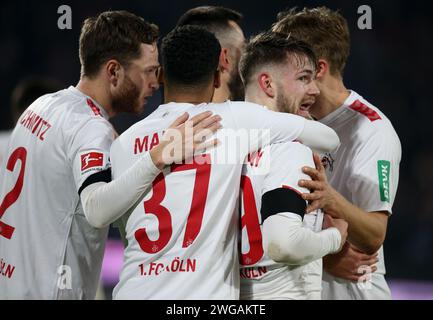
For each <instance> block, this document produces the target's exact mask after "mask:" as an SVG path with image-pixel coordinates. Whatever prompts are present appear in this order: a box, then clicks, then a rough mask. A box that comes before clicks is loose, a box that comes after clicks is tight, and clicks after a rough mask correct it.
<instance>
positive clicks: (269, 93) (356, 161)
mask: <svg viewBox="0 0 433 320" xmlns="http://www.w3.org/2000/svg"><path fill="white" fill-rule="evenodd" d="M241 20H242V15H241V14H240V13H238V12H236V11H234V10H231V9H228V8H223V7H211V6H205V7H197V8H193V9H191V10H189V11H187V12H186V13H185V14H184V15H182V17H181V18H180V19H179V21H178V24H177V26H176V27H175V28H174V29H173V30H172V31H171V32H170V33H169V34H167V35H166V36H165V37H164V38H163V39H162V41H161V43H160V46H159V48H158V38H159V31H158V27H157V26H156V25H154V24H151V23H148V22H146V21H145V20H144V19H143V18H141V17H139V16H137V15H135V14H132V13H129V12H126V11H107V12H103V13H101V14H100V15H98V16H95V17H91V18H88V19H86V20H85V21H84V23H83V26H82V29H81V34H80V40H79V54H80V62H81V77H80V81H79V83H78V84H77V85H76V86H70V87H69V88H67V89H64V90H60V91H57V92H54V93H50V94H46V95H43V96H42V97H40V98H38V99H37V100H36V101H35V102H33V103H32V104H31V105H30V106H29V107H28V108H27V110H26V111H24V113H23V114H22V115H21V117H20V118H19V119H18V121H17V124H16V127H15V129H14V130H13V132H12V134H11V136H10V140H9V143H8V151H7V154H6V156H5V158H4V160H3V162H2V163H1V171H0V176H1V181H0V203H1V204H0V258H1V272H0V287H1V290H0V299H94V298H95V294H96V289H97V286H98V280H99V275H100V272H101V267H102V260H103V253H104V247H105V241H106V238H107V232H108V226H109V225H110V224H112V223H114V225H115V226H117V227H118V228H119V231H120V233H121V235H122V238H123V240H124V243H125V251H124V261H123V267H122V270H121V273H120V281H119V283H118V284H117V286H116V287H115V288H114V291H113V298H115V299H390V298H391V295H390V291H389V288H388V285H387V283H386V281H385V266H384V259H383V249H382V244H383V241H384V239H385V234H386V228H387V220H388V217H389V215H390V214H391V212H392V204H393V202H394V196H395V194H396V190H397V185H398V174H399V163H400V159H401V146H400V142H399V138H398V136H397V134H396V133H395V130H394V129H393V127H392V124H391V123H390V121H389V120H388V119H387V118H386V116H385V115H384V114H383V113H382V112H381V111H380V110H379V109H378V108H376V107H374V106H373V105H371V104H370V103H369V102H368V101H366V100H365V99H364V98H363V97H362V96H360V95H359V94H357V93H356V92H355V91H352V90H348V89H346V87H345V86H344V83H343V73H344V67H345V64H346V60H347V58H348V56H349V51H350V36H349V28H348V24H347V21H346V20H345V19H344V18H343V17H342V15H341V14H340V13H338V12H336V11H333V10H330V9H328V8H326V7H319V8H304V9H303V10H297V9H292V10H288V11H285V12H281V13H280V14H278V19H277V21H276V22H275V23H274V24H273V25H272V26H271V28H270V29H269V31H265V32H262V33H260V34H258V35H255V36H254V37H252V38H251V39H250V40H249V41H246V40H245V37H244V34H243V31H242V29H241V27H240V24H241ZM159 55H160V61H159ZM160 85H162V86H163V88H164V103H163V104H161V105H160V106H159V107H158V108H157V109H156V110H155V111H154V112H153V113H151V114H150V115H149V116H148V117H146V118H145V119H143V120H142V121H140V122H137V123H136V124H134V125H133V126H131V127H130V128H129V129H128V130H126V131H125V132H124V133H122V134H121V135H120V136H118V135H117V134H116V132H115V130H114V128H113V127H112V125H111V124H110V122H109V121H108V119H109V118H110V117H112V116H114V115H116V114H118V113H120V112H133V113H140V112H141V111H142V110H143V107H144V105H145V104H146V102H147V99H148V97H150V96H151V95H152V94H153V93H154V92H155V91H156V90H158V88H159V87H160ZM65 267H66V269H65ZM36 270H37V272H35V271H36ZM64 270H69V271H70V277H67V278H66V282H67V283H64V281H65V277H64V274H63V271H64Z"/></svg>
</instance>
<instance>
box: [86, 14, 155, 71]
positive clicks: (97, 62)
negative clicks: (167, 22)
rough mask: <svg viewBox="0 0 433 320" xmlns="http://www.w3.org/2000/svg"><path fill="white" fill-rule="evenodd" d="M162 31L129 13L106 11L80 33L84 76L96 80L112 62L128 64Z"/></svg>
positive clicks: (92, 18) (92, 19) (88, 22)
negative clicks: (142, 46) (143, 45)
mask: <svg viewBox="0 0 433 320" xmlns="http://www.w3.org/2000/svg"><path fill="white" fill-rule="evenodd" d="M158 34H159V29H158V27H157V26H156V25H154V24H151V23H149V22H146V21H145V20H144V19H143V18H141V17H138V16H136V15H135V14H133V13H130V12H128V11H106V12H103V13H101V14H100V15H98V16H97V17H91V18H88V19H86V20H85V21H84V23H83V27H82V28H81V34H80V62H81V74H82V75H84V76H87V77H90V78H91V77H93V76H95V75H96V74H97V73H98V72H99V69H100V68H101V66H102V65H103V64H104V63H105V62H107V61H109V60H110V59H116V60H117V61H119V62H120V63H121V64H124V65H128V63H129V62H130V61H131V60H134V59H137V58H139V57H140V54H141V50H140V46H141V44H142V43H145V44H153V43H155V42H156V41H157V39H158Z"/></svg>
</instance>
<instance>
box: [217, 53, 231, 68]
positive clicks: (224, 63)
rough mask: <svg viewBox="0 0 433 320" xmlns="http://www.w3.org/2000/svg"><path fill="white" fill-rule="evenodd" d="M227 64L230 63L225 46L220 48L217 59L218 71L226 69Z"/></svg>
mask: <svg viewBox="0 0 433 320" xmlns="http://www.w3.org/2000/svg"><path fill="white" fill-rule="evenodd" d="M229 64H230V60H229V50H228V49H227V48H221V53H220V60H219V67H220V71H221V72H224V71H228V70H229Z"/></svg>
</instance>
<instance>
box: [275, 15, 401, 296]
mask: <svg viewBox="0 0 433 320" xmlns="http://www.w3.org/2000/svg"><path fill="white" fill-rule="evenodd" d="M272 29H273V30H274V31H278V32H283V33H285V34H291V35H292V36H295V37H298V38H301V39H303V40H305V41H306V42H307V43H309V44H310V45H311V46H312V47H313V49H314V51H315V53H316V56H317V57H318V59H319V67H318V72H317V85H318V87H319V89H320V92H321V93H320V96H318V97H317V99H316V102H315V104H313V105H312V106H311V107H310V109H309V111H310V113H311V114H312V116H314V117H315V118H317V119H319V121H320V122H322V123H324V124H327V125H329V126H330V127H332V128H334V129H335V130H336V131H337V133H338V135H339V137H340V138H341V146H340V147H339V148H338V150H336V151H335V152H330V153H327V154H326V155H325V156H324V157H323V158H322V160H321V161H320V159H319V157H318V156H315V164H316V168H317V170H316V169H313V168H304V172H305V173H307V174H308V175H310V176H311V177H312V178H313V180H315V181H300V183H299V185H300V186H302V187H306V188H309V189H310V190H312V191H314V192H313V193H311V194H304V199H306V200H308V201H310V202H311V204H310V205H309V207H308V212H310V211H312V210H315V209H317V208H323V210H324V211H325V212H326V213H328V214H330V215H332V216H333V217H336V218H343V219H344V220H346V221H347V222H348V223H349V235H348V243H347V244H346V245H345V247H344V248H343V250H342V251H341V252H340V253H338V254H337V255H329V256H327V257H325V259H324V269H325V271H326V272H324V277H323V298H324V299H390V298H391V295H390V290H389V287H388V285H387V283H386V281H385V263H384V257H383V247H382V244H383V241H384V239H385V235H386V229H387V223H388V217H389V216H390V215H391V213H392V204H393V202H394V198H395V194H396V191H397V185H398V176H399V164H400V159H401V145H400V141H399V138H398V136H397V134H396V132H395V130H394V128H393V126H392V124H391V122H390V121H389V120H388V119H387V118H386V116H385V115H384V114H383V113H382V112H381V111H380V110H379V109H378V108H376V107H375V106H373V105H372V104H371V103H369V102H368V101H367V100H365V99H364V98H363V97H362V96H360V95H359V94H358V93H356V92H355V91H351V90H347V89H346V87H345V85H344V82H343V72H344V67H345V64H346V60H347V57H348V55H349V51H350V35H349V28H348V25H347V21H346V20H345V19H344V17H343V16H341V14H339V13H338V12H335V11H332V10H330V9H328V8H326V7H319V8H313V9H309V8H305V9H303V10H301V11H297V10H296V9H292V10H290V11H288V12H285V13H281V14H280V15H279V21H278V22H277V23H276V24H275V25H274V26H273V28H272ZM322 163H323V165H324V167H323V166H322ZM325 172H326V174H325ZM328 181H329V183H328ZM376 253H378V259H377V258H376V255H375V254H376ZM377 260H378V263H377V266H373V267H370V266H371V265H374V264H375V263H376V262H377ZM365 271H366V272H367V273H369V274H367V275H364V276H362V273H363V272H365ZM372 271H374V273H372V274H370V272H372ZM369 277H371V280H370V281H367V282H366V283H365V280H366V279H367V278H369ZM359 281H360V282H359ZM357 282H359V283H357Z"/></svg>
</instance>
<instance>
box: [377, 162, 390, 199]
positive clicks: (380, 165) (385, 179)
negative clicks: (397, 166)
mask: <svg viewBox="0 0 433 320" xmlns="http://www.w3.org/2000/svg"><path fill="white" fill-rule="evenodd" d="M390 170H391V162H389V161H386V160H379V161H378V162H377V171H378V175H379V193H380V201H382V202H388V203H389V202H390V195H389V192H390V189H389V172H390Z"/></svg>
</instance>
